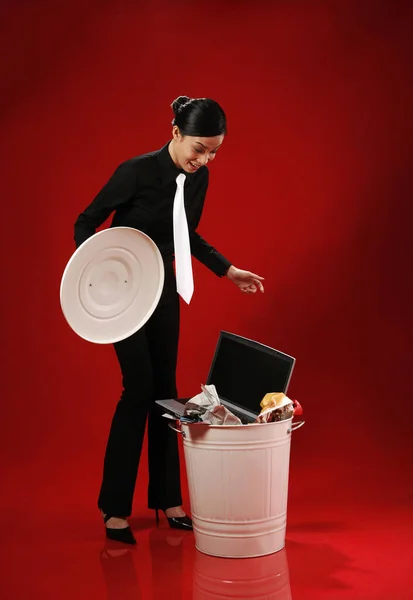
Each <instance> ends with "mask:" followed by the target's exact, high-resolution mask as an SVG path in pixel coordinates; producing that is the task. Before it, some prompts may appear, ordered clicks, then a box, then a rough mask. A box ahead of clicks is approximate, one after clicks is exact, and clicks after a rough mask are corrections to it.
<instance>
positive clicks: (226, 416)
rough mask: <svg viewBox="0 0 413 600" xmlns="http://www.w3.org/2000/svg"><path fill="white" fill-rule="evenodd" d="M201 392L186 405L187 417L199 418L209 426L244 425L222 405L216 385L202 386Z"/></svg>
mask: <svg viewBox="0 0 413 600" xmlns="http://www.w3.org/2000/svg"><path fill="white" fill-rule="evenodd" d="M201 390H202V392H201V393H200V394H198V395H197V396H194V397H193V398H191V399H190V400H188V402H187V403H186V404H185V413H184V414H185V415H186V416H188V417H191V416H197V417H199V418H200V419H201V420H202V422H203V423H208V424H209V425H242V423H241V420H240V419H239V418H238V417H236V416H235V415H234V414H233V413H232V412H231V411H229V410H228V409H227V408H226V407H225V406H224V405H223V404H221V401H220V399H219V396H218V393H217V390H216V388H215V386H214V385H201Z"/></svg>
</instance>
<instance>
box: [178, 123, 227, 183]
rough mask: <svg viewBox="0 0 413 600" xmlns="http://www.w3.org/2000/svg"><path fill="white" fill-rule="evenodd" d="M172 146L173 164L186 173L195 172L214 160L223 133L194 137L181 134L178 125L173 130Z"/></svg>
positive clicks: (221, 141) (222, 138)
mask: <svg viewBox="0 0 413 600" xmlns="http://www.w3.org/2000/svg"><path fill="white" fill-rule="evenodd" d="M172 134H173V140H174V148H173V154H174V156H172V158H173V160H174V162H175V164H176V165H177V166H178V167H180V168H181V169H183V170H184V171H185V172H186V173H195V171H197V170H198V169H199V167H203V166H204V165H207V164H208V163H209V162H210V161H212V160H214V158H215V156H216V153H217V151H218V148H220V146H221V145H222V143H223V141H224V137H225V136H224V135H217V136H215V137H194V136H191V135H182V134H181V132H180V131H179V129H178V127H176V126H175V127H174V128H173V131H172Z"/></svg>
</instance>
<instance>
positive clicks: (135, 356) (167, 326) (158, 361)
mask: <svg viewBox="0 0 413 600" xmlns="http://www.w3.org/2000/svg"><path fill="white" fill-rule="evenodd" d="M164 266H165V284H164V289H163V293H162V296H161V299H160V301H159V304H158V306H157V308H156V310H155V312H154V313H153V315H152V317H151V318H150V319H149V321H148V322H147V323H146V324H145V325H144V327H143V328H142V329H140V330H139V331H137V332H136V333H135V334H134V335H132V336H131V337H129V338H127V339H125V340H123V341H121V342H117V343H116V344H114V346H115V351H116V355H117V358H118V361H119V364H120V368H121V372H122V382H123V392H122V396H121V399H120V401H119V402H118V404H117V407H116V410H115V414H114V417H113V421H112V425H111V429H110V434H109V439H108V443H107V448H106V454H105V460H104V469H103V481H102V487H101V490H100V495H99V500H98V505H99V508H100V509H101V510H103V512H105V513H108V514H112V515H116V516H129V515H130V514H131V512H132V502H133V494H134V490H135V484H136V477H137V473H138V466H139V459H140V456H141V450H142V443H143V438H144V433H145V426H146V422H147V421H148V455H149V489H148V506H149V508H164V509H165V508H168V507H171V506H180V505H181V504H182V497H181V486H180V471H179V454H178V440H177V435H176V433H175V432H174V431H172V430H171V429H170V428H169V427H168V420H167V419H165V418H164V417H162V416H161V415H162V411H161V409H160V408H159V407H158V406H157V405H156V404H155V400H162V399H166V398H176V397H177V388H176V365H177V356H178V339H179V296H178V294H177V291H176V281H175V274H174V269H173V262H172V257H170V258H169V257H168V258H164Z"/></svg>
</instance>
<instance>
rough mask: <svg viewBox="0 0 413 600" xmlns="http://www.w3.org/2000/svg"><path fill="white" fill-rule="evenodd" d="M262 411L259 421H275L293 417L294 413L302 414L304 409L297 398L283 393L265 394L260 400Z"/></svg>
mask: <svg viewBox="0 0 413 600" xmlns="http://www.w3.org/2000/svg"><path fill="white" fill-rule="evenodd" d="M260 406H261V409H262V410H261V412H260V414H259V415H258V417H257V423H275V422H277V421H285V420H286V419H291V418H292V417H293V416H294V415H301V414H302V413H303V410H302V408H301V405H300V403H299V402H298V401H297V400H290V398H288V396H286V395H285V394H283V393H281V392H280V393H269V394H265V396H264V398H263V399H262V400H261V402H260Z"/></svg>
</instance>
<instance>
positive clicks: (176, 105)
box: [171, 96, 191, 115]
mask: <svg viewBox="0 0 413 600" xmlns="http://www.w3.org/2000/svg"><path fill="white" fill-rule="evenodd" d="M190 101H191V98H188V96H179V97H178V98H176V99H175V100H174V101H173V102H172V104H171V108H172V110H173V111H174V114H175V115H176V114H177V112H178V111H179V109H180V108H181V106H184V105H185V104H188V102H190Z"/></svg>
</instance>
